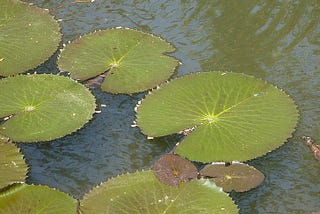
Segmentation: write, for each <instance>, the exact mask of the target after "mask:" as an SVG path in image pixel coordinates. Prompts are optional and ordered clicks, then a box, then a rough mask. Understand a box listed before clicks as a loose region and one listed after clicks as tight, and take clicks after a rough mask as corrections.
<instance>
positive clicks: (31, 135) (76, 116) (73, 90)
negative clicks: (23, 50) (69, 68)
mask: <svg viewBox="0 0 320 214" xmlns="http://www.w3.org/2000/svg"><path fill="white" fill-rule="evenodd" d="M0 91H1V93H0V117H8V119H7V120H6V121H4V122H3V123H0V134H2V135H5V136H7V137H9V138H10V139H12V141H15V142H37V141H48V140H53V139H56V138H59V137H63V136H65V135H67V134H70V133H72V132H74V131H76V130H77V129H79V128H81V127H82V126H83V125H84V124H85V123H86V122H88V121H89V120H90V119H91V118H92V115H93V113H94V111H95V107H96V105H95V98H94V96H93V95H92V94H91V93H90V91H89V90H88V89H87V88H85V87H84V86H83V85H81V84H79V83H77V82H75V81H73V80H72V79H70V78H67V77H63V76H57V75H52V74H32V75H18V76H15V77H8V78H3V79H1V80H0Z"/></svg>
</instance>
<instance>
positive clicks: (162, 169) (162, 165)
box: [152, 154, 198, 187]
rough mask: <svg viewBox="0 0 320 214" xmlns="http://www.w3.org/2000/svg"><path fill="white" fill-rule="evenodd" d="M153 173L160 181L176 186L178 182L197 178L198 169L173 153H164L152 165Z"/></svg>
mask: <svg viewBox="0 0 320 214" xmlns="http://www.w3.org/2000/svg"><path fill="white" fill-rule="evenodd" d="M152 170H153V172H154V174H155V175H156V176H157V178H158V179H159V180H160V181H161V182H162V183H165V184H167V185H170V186H175V187H177V186H178V185H179V183H180V182H186V181H190V180H192V179H197V177H198V170H197V168H196V167H195V165H193V163H191V161H188V160H187V159H184V158H182V157H180V156H179V155H174V154H165V155H163V156H162V157H160V158H159V159H158V160H157V161H156V162H155V163H154V165H153V168H152Z"/></svg>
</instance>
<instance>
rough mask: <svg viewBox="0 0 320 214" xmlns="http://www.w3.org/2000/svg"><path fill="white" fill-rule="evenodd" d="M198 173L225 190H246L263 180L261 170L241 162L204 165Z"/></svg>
mask: <svg viewBox="0 0 320 214" xmlns="http://www.w3.org/2000/svg"><path fill="white" fill-rule="evenodd" d="M200 175H201V176H204V177H209V178H211V179H212V180H214V182H215V183H216V184H217V186H220V187H222V188H223V190H224V191H225V192H231V191H232V190H235V191H237V192H244V191H248V190H250V189H253V188H256V187H257V186H259V185H260V184H261V183H262V182H263V180H264V175H263V174H262V172H260V171H259V170H257V169H256V168H254V167H252V166H249V165H247V164H243V163H233V164H231V165H229V166H225V165H224V164H212V165H206V166H205V167H204V168H203V169H202V170H200Z"/></svg>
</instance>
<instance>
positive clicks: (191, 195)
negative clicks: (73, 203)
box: [80, 170, 238, 214]
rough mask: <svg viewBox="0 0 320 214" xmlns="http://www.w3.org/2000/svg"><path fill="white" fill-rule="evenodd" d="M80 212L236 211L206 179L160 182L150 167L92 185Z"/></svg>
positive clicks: (230, 201)
mask: <svg viewBox="0 0 320 214" xmlns="http://www.w3.org/2000/svg"><path fill="white" fill-rule="evenodd" d="M80 211H81V213H83V214H85V213H117V214H118V213H119V214H120V213H130V214H144V213H145V214H147V213H152V214H164V213H166V214H180V213H181V214H186V213H238V208H237V206H236V205H235V204H234V202H233V201H232V199H231V198H230V197H229V196H228V195H227V194H226V193H224V192H223V191H221V188H218V187H217V186H216V185H215V184H214V183H213V182H210V181H209V180H195V181H190V182H186V183H181V185H179V187H178V188H175V187H171V186H168V185H165V184H163V183H162V182H160V181H159V180H158V179H157V178H156V177H155V176H154V174H153V172H152V171H151V170H148V171H143V172H136V173H132V174H126V175H121V176H118V177H116V178H112V179H110V180H108V181H107V182H104V183H102V184H101V185H99V186H97V187H95V188H94V189H93V190H91V191H90V192H89V193H87V194H86V195H84V198H83V199H82V200H81V201H80Z"/></svg>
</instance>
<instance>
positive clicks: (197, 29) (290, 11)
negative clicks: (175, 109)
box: [19, 0, 320, 213]
mask: <svg viewBox="0 0 320 214" xmlns="http://www.w3.org/2000/svg"><path fill="white" fill-rule="evenodd" d="M27 2H32V3H35V4H36V5H38V6H39V7H43V8H48V9H50V11H51V14H53V15H54V16H55V17H56V18H57V19H59V20H60V21H61V27H62V33H63V42H67V41H69V40H73V39H75V38H77V37H78V36H79V35H81V34H85V33H88V32H92V31H95V30H98V29H104V28H108V27H116V26H125V27H130V28H135V29H138V30H143V31H146V32H150V33H154V34H157V35H159V36H161V37H163V38H165V39H166V40H167V41H169V42H171V43H172V44H173V45H174V46H175V47H176V48H177V51H176V52H175V53H173V54H172V55H173V56H175V57H177V58H178V59H179V60H180V61H181V62H182V63H183V64H182V65H181V66H179V68H178V70H177V72H176V74H175V77H176V76H180V75H183V74H186V73H190V72H196V71H210V70H222V71H233V72H243V73H247V74H251V75H254V76H256V77H259V78H263V79H265V80H267V81H269V82H271V83H273V84H275V85H277V86H278V87H279V88H282V89H284V90H285V91H286V92H287V93H288V94H290V95H291V96H292V98H293V99H294V100H295V101H296V104H297V105H298V107H299V111H300V114H301V115H300V122H299V125H298V127H297V130H296V132H295V133H294V135H293V137H292V138H290V139H289V140H288V142H287V143H286V144H284V145H283V146H282V147H280V148H279V149H277V150H275V151H272V152H271V153H268V154H267V155H265V156H263V157H260V158H257V159H255V160H252V161H250V162H249V164H251V165H253V166H255V167H256V168H258V169H259V170H261V171H262V172H263V173H264V174H265V176H266V179H265V181H264V183H263V184H262V185H261V186H259V187H258V188H256V189H254V190H251V191H249V192H245V193H232V194H231V196H232V198H233V199H234V200H235V202H236V203H237V204H238V206H239V208H240V213H312V212H316V211H318V212H319V211H320V161H317V160H315V159H314V157H313V154H312V153H311V152H310V151H309V148H308V147H307V146H306V145H305V144H304V142H303V141H302V140H301V136H303V135H309V136H312V138H313V139H314V140H315V141H316V142H317V143H320V104H319V103H320V102H319V101H320V2H319V1H311V0H310V1H305V0H301V1H276V0H274V1H254V0H247V1H236V0H233V1H223V0H221V1H201V0H193V1H191V0H186V1H182V0H174V1H169V0H161V1H158V0H143V1H142V0H141V1H136V0H114V1H110V0H108V1H107V0H95V1H94V2H88V3H75V2H74V0H60V1H54V0H28V1H27ZM56 57H57V55H55V56H53V57H52V58H50V59H49V60H48V61H47V62H46V63H44V64H43V65H42V66H40V67H38V68H37V69H35V70H36V71H37V72H40V73H41V72H57V67H56V64H55V63H56ZM92 92H93V94H94V95H95V96H96V98H97V105H98V108H99V109H101V113H100V114H96V115H95V116H94V118H93V119H92V120H91V121H90V122H89V123H88V124H87V125H86V126H85V127H84V128H83V129H81V130H79V131H78V132H76V133H74V134H72V135H70V136H66V137H64V138H61V139H58V140H55V141H53V142H45V143H39V144H26V145H25V144H19V146H20V147H21V148H22V151H23V153H24V154H25V156H26V159H27V162H28V163H29V164H30V166H31V168H30V172H29V178H28V182H29V183H36V184H46V185H49V186H51V187H55V188H58V189H61V190H63V191H65V192H67V193H69V194H71V195H73V196H75V197H77V198H81V197H82V195H83V194H84V193H85V192H87V191H89V190H90V189H91V188H92V187H93V186H95V185H97V184H99V183H100V182H102V181H105V180H106V179H107V178H110V177H113V176H116V175H118V174H122V173H126V172H134V171H136V170H138V169H147V168H150V166H151V165H152V164H153V162H154V161H155V160H156V159H157V158H158V157H159V156H160V155H162V154H164V153H166V152H168V151H170V150H171V149H172V147H173V145H174V144H175V143H176V142H177V141H178V140H179V136H168V137H164V138H159V139H156V140H152V141H150V140H147V139H146V137H145V136H144V135H142V134H141V133H140V131H139V129H138V128H131V127H130V125H131V124H132V122H133V120H134V119H135V114H134V110H133V109H134V106H135V104H136V103H137V102H138V100H139V99H141V98H142V97H143V96H144V94H143V93H142V94H135V95H132V96H127V95H111V94H106V93H102V92H100V90H99V89H93V90H92ZM101 104H106V107H103V106H104V105H102V106H101ZM275 108H276V106H275ZM57 110H59V109H57Z"/></svg>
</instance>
